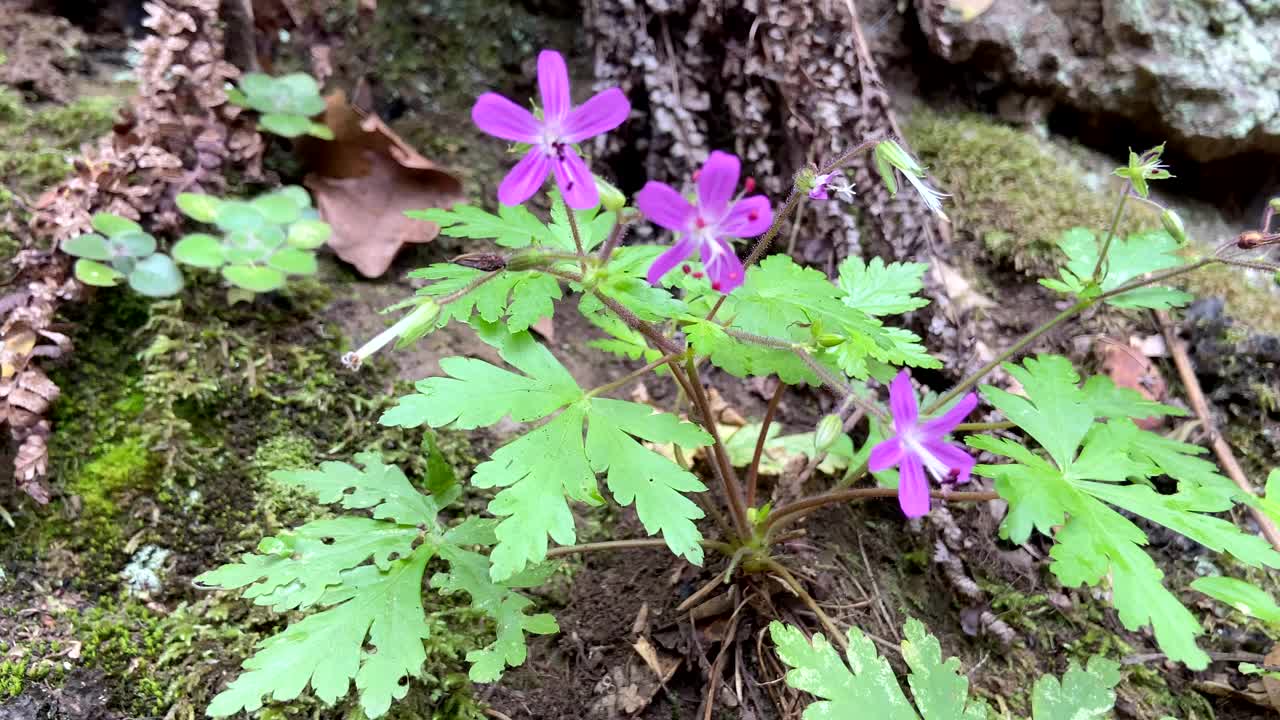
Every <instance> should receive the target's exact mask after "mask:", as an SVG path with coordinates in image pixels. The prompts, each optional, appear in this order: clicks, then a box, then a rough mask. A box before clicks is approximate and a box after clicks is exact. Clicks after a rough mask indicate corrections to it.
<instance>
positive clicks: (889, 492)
mask: <svg viewBox="0 0 1280 720" xmlns="http://www.w3.org/2000/svg"><path fill="white" fill-rule="evenodd" d="M929 494H930V495H931V496H932V497H934V498H937V499H939V500H951V501H955V502H983V501H986V500H995V499H998V498H999V497H1000V496H999V495H998V494H996V493H994V492H988V491H976V492H950V491H946V490H933V491H931V492H930V493H929ZM891 497H898V490H897V489H896V488H878V487H877V488H851V489H847V490H832V491H830V492H825V493H822V494H821V495H814V496H812V497H807V498H804V499H803V500H797V501H795V502H793V503H791V504H790V505H783V506H782V507H780V508H778V509H777V510H775V511H774V512H772V513H770V515H769V518H768V519H767V520H765V523H764V526H765V528H766V529H767V530H768V531H769V533H773V532H776V531H777V530H778V529H779V528H780V527H782V526H783V525H785V524H786V523H790V522H794V521H796V520H798V519H800V518H801V517H803V516H805V515H808V514H809V513H811V512H813V511H814V510H818V509H819V508H822V507H825V506H827V505H834V504H837V503H845V502H859V501H862V500H870V499H871V498H891Z"/></svg>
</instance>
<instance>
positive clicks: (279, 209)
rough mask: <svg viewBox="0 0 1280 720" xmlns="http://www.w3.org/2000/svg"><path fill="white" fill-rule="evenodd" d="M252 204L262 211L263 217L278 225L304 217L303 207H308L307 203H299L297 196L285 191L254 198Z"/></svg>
mask: <svg viewBox="0 0 1280 720" xmlns="http://www.w3.org/2000/svg"><path fill="white" fill-rule="evenodd" d="M250 204H251V205H253V207H254V208H256V209H257V211H258V212H260V213H262V215H263V217H265V218H266V219H267V220H269V221H271V222H273V223H276V224H278V225H288V224H289V223H291V222H293V221H294V220H297V219H298V218H300V217H302V208H304V207H306V205H299V204H298V201H297V198H296V197H294V196H292V195H291V194H286V193H284V192H273V193H271V194H269V195H263V196H262V197H258V198H254V200H253V202H252V203H250Z"/></svg>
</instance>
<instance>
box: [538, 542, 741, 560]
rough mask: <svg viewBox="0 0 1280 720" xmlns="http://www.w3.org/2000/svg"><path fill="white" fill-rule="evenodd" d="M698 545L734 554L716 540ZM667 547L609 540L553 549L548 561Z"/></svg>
mask: <svg viewBox="0 0 1280 720" xmlns="http://www.w3.org/2000/svg"><path fill="white" fill-rule="evenodd" d="M698 544H699V545H701V546H702V547H704V548H707V549H708V550H715V551H716V552H721V553H724V554H726V555H729V554H732V553H733V550H732V549H731V547H730V546H729V544H728V543H722V542H717V541H715V540H699V541H698ZM664 547H667V541H666V540H663V539H661V538H644V539H637V540H609V541H607V542H598V543H584V544H582V545H566V546H564V547H558V548H551V549H550V550H548V551H547V559H548V560H551V559H553V558H558V557H564V556H566V555H579V554H582V553H591V552H601V551H605V550H640V549H644V548H664Z"/></svg>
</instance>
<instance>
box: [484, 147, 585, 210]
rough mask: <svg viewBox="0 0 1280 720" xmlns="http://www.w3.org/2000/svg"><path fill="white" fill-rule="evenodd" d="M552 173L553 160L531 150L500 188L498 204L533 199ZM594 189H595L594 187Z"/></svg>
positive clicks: (512, 203) (538, 151) (510, 203)
mask: <svg viewBox="0 0 1280 720" xmlns="http://www.w3.org/2000/svg"><path fill="white" fill-rule="evenodd" d="M549 172H551V159H550V158H548V157H547V156H546V155H543V154H542V152H541V151H540V150H538V149H537V148H534V149H532V150H530V151H529V152H528V153H527V154H526V155H525V156H524V158H523V159H521V160H520V162H518V163H516V166H515V167H513V168H511V171H510V172H508V173H507V176H506V177H505V178H503V179H502V184H501V185H499V186H498V202H501V203H502V204H503V205H519V204H520V203H523V202H524V201H525V200H528V199H529V198H531V197H533V194H534V193H536V192H538V188H540V187H542V183H544V182H546V180H547V173H549ZM592 187H595V186H594V185H592Z"/></svg>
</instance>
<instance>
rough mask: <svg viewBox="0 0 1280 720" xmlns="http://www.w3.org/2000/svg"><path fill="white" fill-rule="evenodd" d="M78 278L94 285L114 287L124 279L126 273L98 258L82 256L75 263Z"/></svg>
mask: <svg viewBox="0 0 1280 720" xmlns="http://www.w3.org/2000/svg"><path fill="white" fill-rule="evenodd" d="M75 273H76V279H77V280H79V281H80V282H82V283H84V284H85V285H92V286H94V287H113V286H115V285H118V284H120V281H121V280H123V279H124V273H122V272H120V271H119V270H116V269H115V268H113V267H111V266H110V265H103V264H102V263H100V262H97V261H96V260H89V259H87V258H80V259H79V260H76V264H75Z"/></svg>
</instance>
